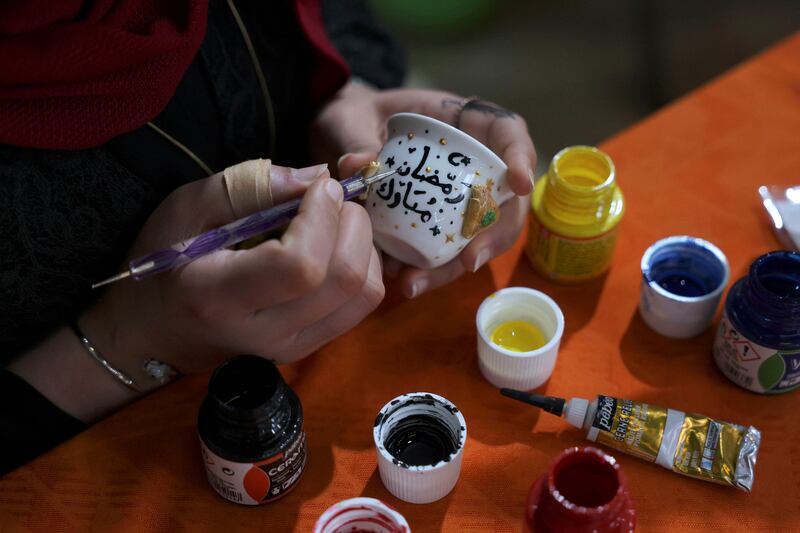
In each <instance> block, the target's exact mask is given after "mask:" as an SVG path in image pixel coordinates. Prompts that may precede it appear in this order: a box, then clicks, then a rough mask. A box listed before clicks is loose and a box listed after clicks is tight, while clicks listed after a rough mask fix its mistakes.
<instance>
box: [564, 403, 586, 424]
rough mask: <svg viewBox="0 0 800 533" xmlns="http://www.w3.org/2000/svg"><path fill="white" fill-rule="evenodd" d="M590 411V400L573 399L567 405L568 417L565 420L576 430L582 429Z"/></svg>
mask: <svg viewBox="0 0 800 533" xmlns="http://www.w3.org/2000/svg"><path fill="white" fill-rule="evenodd" d="M588 410H589V400H586V399H584V398H572V399H571V400H570V401H569V402H568V403H567V409H566V415H565V416H564V418H566V420H567V422H568V423H570V424H572V425H573V426H575V427H576V428H582V427H583V421H584V420H585V419H586V412H587V411H588Z"/></svg>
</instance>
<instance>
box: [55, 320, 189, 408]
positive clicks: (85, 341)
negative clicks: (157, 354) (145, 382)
mask: <svg viewBox="0 0 800 533" xmlns="http://www.w3.org/2000/svg"><path fill="white" fill-rule="evenodd" d="M69 328H70V329H71V330H72V331H73V333H75V335H76V336H77V337H78V340H80V341H81V345H82V346H83V347H84V349H85V350H86V351H87V353H88V354H89V355H90V356H91V357H92V359H94V360H95V361H97V362H98V364H100V366H102V367H103V368H104V369H105V370H106V371H107V372H108V373H109V374H111V375H112V376H114V377H115V378H117V379H118V380H119V381H121V382H122V383H123V384H124V385H125V386H126V387H128V388H129V389H131V390H132V391H135V392H137V393H141V392H144V391H143V390H142V389H141V388H140V387H139V386H138V385H137V384H136V382H135V381H134V380H133V378H131V377H130V376H129V375H128V374H126V373H125V372H123V371H122V370H120V369H119V368H117V367H115V366H114V365H113V364H112V363H111V362H110V361H109V360H108V359H107V358H106V357H105V355H103V353H102V352H101V351H100V350H98V349H97V348H95V346H94V345H93V344H92V341H90V340H89V338H88V337H87V336H86V335H84V334H83V331H81V328H80V327H78V324H77V322H74V321H73V322H70V323H69ZM142 371H143V372H144V373H145V374H146V375H148V376H150V377H151V378H152V379H153V380H155V381H156V383H158V384H159V385H166V384H167V383H169V382H170V381H172V380H173V379H175V378H176V377H177V376H178V372H177V371H176V370H175V369H174V368H173V367H172V366H170V365H168V364H167V363H162V362H161V361H157V360H155V359H145V360H144V362H143V363H142Z"/></svg>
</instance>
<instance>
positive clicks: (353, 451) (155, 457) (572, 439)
mask: <svg viewBox="0 0 800 533" xmlns="http://www.w3.org/2000/svg"><path fill="white" fill-rule="evenodd" d="M575 140H576V143H577V142H579V141H580V140H581V139H580V136H579V135H578V136H576V139H575ZM602 148H603V149H604V150H605V151H607V152H608V153H609V154H610V155H611V157H612V158H613V160H614V162H615V163H616V166H617V171H618V176H619V183H620V185H621V187H622V189H623V191H624V192H625V195H626V197H627V201H628V203H627V213H626V214H625V218H624V220H623V222H622V227H621V235H620V239H619V242H618V244H617V250H616V255H615V259H614V264H613V266H612V269H611V271H610V273H609V275H608V276H606V277H605V278H604V279H602V280H599V281H597V282H593V283H590V284H585V285H580V286H559V285H555V284H552V283H549V282H547V281H545V280H543V279H542V278H541V277H539V276H538V275H536V274H535V273H534V272H533V271H532V270H531V268H530V266H529V265H528V264H527V261H526V260H525V259H524V258H523V257H520V245H519V243H518V245H517V246H516V247H515V248H514V249H513V250H512V251H510V252H509V253H507V254H505V255H504V256H503V257H501V258H498V259H497V260H495V261H494V262H493V263H492V265H491V269H488V268H485V269H482V270H481V271H479V272H478V273H476V274H474V275H467V276H465V277H463V278H462V279H461V280H459V281H458V282H456V283H454V284H453V285H451V286H449V287H447V288H444V289H442V290H438V291H435V292H434V293H432V294H429V295H426V296H424V297H422V298H420V299H417V300H413V301H402V300H399V299H397V300H393V301H387V302H385V303H384V305H382V306H381V307H380V308H379V309H378V311H377V312H376V313H374V315H372V316H371V317H369V318H368V319H367V320H366V321H364V322H363V323H362V324H361V325H359V326H358V327H357V328H356V329H355V330H353V331H352V332H350V333H348V334H347V335H344V336H343V337H341V338H339V339H337V340H336V341H334V342H332V343H331V344H329V345H328V346H326V347H325V348H324V349H322V350H320V352H319V353H317V354H315V355H313V356H311V357H309V358H307V359H305V360H304V361H302V362H300V363H297V364H294V365H291V366H287V367H284V368H282V371H283V373H284V376H285V377H286V379H287V381H288V382H289V384H290V385H291V386H292V387H293V388H294V390H295V391H296V392H297V394H298V395H299V396H300V398H301V400H302V403H303V407H304V410H305V415H306V419H305V420H306V421H305V424H306V431H307V437H308V446H309V447H308V464H307V467H306V472H305V474H304V477H303V479H302V480H301V481H300V483H299V485H298V486H297V488H296V489H295V490H294V492H292V493H291V494H289V495H288V496H286V497H285V498H283V499H282V500H279V501H278V502H275V503H272V504H269V505H267V506H263V507H258V508H248V507H240V506H237V505H235V504H231V503H228V502H226V501H224V500H222V499H221V498H219V497H218V496H217V495H216V494H215V493H213V492H212V491H211V489H210V488H209V486H208V484H207V482H206V479H205V475H204V472H203V465H202V462H201V460H200V451H199V447H198V439H197V435H196V429H195V419H196V414H197V409H198V406H199V403H200V400H201V398H202V396H203V394H204V389H205V387H206V385H207V380H208V376H195V377H191V378H187V379H184V380H182V381H180V382H178V383H176V384H174V385H172V386H169V387H167V388H166V389H164V390H162V391H160V392H158V393H156V394H153V395H151V396H150V397H148V398H145V399H143V400H141V401H139V402H137V403H135V404H133V405H131V406H129V407H128V408H126V409H124V410H123V411H121V412H119V413H117V414H116V415H114V416H112V417H110V418H108V419H106V420H105V421H103V422H101V423H99V424H97V425H95V426H94V427H92V428H91V429H89V430H88V431H86V432H84V433H83V434H81V435H79V436H77V437H76V438H74V439H72V440H71V441H69V442H67V443H65V444H63V445H62V446H60V447H58V448H57V449H55V450H53V451H51V452H50V453H48V454H46V455H44V456H42V457H40V458H38V459H37V460H35V461H33V462H32V463H30V464H29V465H26V466H24V467H22V468H20V469H18V470H16V471H14V472H12V473H11V474H9V475H8V476H6V477H5V478H3V479H1V480H0V530H2V531H7V530H10V531H13V530H47V531H80V530H88V529H94V530H98V531H169V532H178V531H222V530H229V531H237V532H245V531H310V530H311V528H312V526H313V524H314V521H315V520H316V518H317V517H318V516H319V515H320V514H321V513H322V512H323V511H324V510H325V509H326V508H327V507H328V506H329V505H331V504H333V503H334V502H337V501H339V500H343V499H346V498H352V497H355V496H372V497H376V498H380V499H382V500H385V501H387V502H389V503H390V504H391V505H393V506H395V507H396V508H397V509H398V510H399V511H400V512H401V513H403V514H404V515H405V516H406V518H407V519H408V521H409V523H410V524H411V527H412V530H414V531H417V532H427V531H438V530H447V531H519V530H520V528H521V524H522V515H523V501H524V499H525V496H526V494H527V492H528V488H529V487H530V485H531V483H532V482H533V481H534V480H535V479H536V478H537V477H538V476H539V475H540V474H541V473H542V472H543V471H544V470H545V468H546V467H547V465H548V463H549V462H550V461H551V459H552V458H553V457H555V456H556V455H557V454H558V453H559V452H560V451H561V450H563V449H565V448H568V447H570V446H575V445H581V444H584V443H585V442H586V441H584V440H583V433H582V432H581V431H580V430H577V429H574V428H572V427H570V426H568V425H566V424H565V423H564V422H563V421H562V420H559V419H558V418H556V417H553V416H550V415H547V414H541V415H540V414H539V413H538V412H536V410H535V409H533V408H527V407H526V406H524V405H522V404H518V403H516V402H512V401H511V400H508V399H506V398H504V397H501V396H500V395H499V394H498V392H497V390H496V389H495V388H493V387H492V386H491V385H489V383H488V382H486V381H485V380H484V379H483V377H482V376H481V374H480V372H479V370H478V364H477V359H476V339H475V326H474V321H475V311H476V310H477V308H478V305H479V304H480V302H481V301H482V299H483V298H484V297H486V296H487V295H489V294H491V293H492V292H493V291H494V290H495V289H497V288H499V287H503V286H510V285H521V286H528V287H535V288H537V289H540V290H543V291H544V292H546V293H547V294H549V295H551V296H552V297H553V298H554V299H555V300H556V301H557V302H558V303H559V305H560V306H561V307H562V309H563V311H564V314H565V316H566V330H565V333H564V338H563V341H562V343H561V351H560V354H559V357H558V361H557V363H556V368H555V371H554V373H553V376H552V378H551V379H550V381H549V382H548V383H547V384H545V385H544V386H543V387H542V388H541V389H540V390H539V392H542V393H546V394H553V395H560V396H566V397H572V396H579V397H585V398H591V397H593V396H594V395H596V394H598V393H605V394H610V395H614V396H618V397H623V398H630V399H639V400H646V401H648V402H652V403H655V404H657V405H663V406H666V407H674V408H677V409H682V410H688V411H694V412H700V413H704V414H707V415H710V416H714V417H716V418H719V419H722V420H729V421H732V422H736V423H739V424H744V425H754V426H756V427H757V428H759V429H760V430H761V431H762V433H763V444H762V447H761V451H760V453H759V457H758V466H757V468H756V476H755V486H754V488H753V492H752V493H751V494H746V493H744V492H741V491H738V490H736V489H733V488H729V487H722V486H717V485H713V484H710V483H705V482H702V481H697V480H693V479H689V478H686V477H683V476H680V475H677V474H674V473H672V472H670V471H668V470H666V469H663V468H661V467H658V466H655V465H652V464H648V463H645V462H643V461H640V460H637V459H635V458H632V457H628V456H625V455H622V454H620V453H614V455H615V456H616V457H617V458H618V460H619V462H620V463H621V465H622V467H623V469H624V471H625V473H626V475H627V478H628V483H629V487H630V490H631V493H632V496H633V499H634V503H635V506H636V512H637V521H638V525H639V530H640V531H646V532H660V531H691V530H695V529H707V530H708V529H710V530H713V531H737V530H741V531H745V530H746V531H769V532H775V531H800V525H798V518H800V496H799V495H798V494H800V492H798V491H799V490H800V429H798V426H797V424H798V418H797V413H798V412H800V393H798V392H795V393H791V394H788V395H784V396H778V397H767V396H760V395H755V394H752V393H749V392H747V391H745V390H743V389H740V388H738V387H736V386H735V385H733V384H732V383H731V382H729V381H728V380H727V379H726V378H725V377H724V376H723V375H722V374H721V373H720V372H719V371H718V370H717V368H716V367H715V365H714V363H713V361H712V358H711V344H712V341H713V337H714V329H713V328H712V329H709V330H708V331H706V332H705V333H703V334H702V335H701V336H699V337H697V338H694V339H691V340H669V339H665V338H662V337H659V336H658V335H656V334H655V333H653V332H652V331H650V330H649V329H648V328H647V326H646V325H645V324H644V323H643V322H642V320H641V318H640V317H639V316H638V314H637V311H636V306H637V303H638V299H639V280H640V272H639V259H640V257H641V255H642V253H643V252H644V250H645V249H646V248H647V246H648V245H650V244H651V243H653V242H654V241H656V240H657V239H659V238H662V237H665V236H668V235H680V234H691V235H695V236H699V237H703V238H705V239H708V240H710V241H711V242H714V243H715V244H717V245H718V246H719V247H720V248H721V249H722V250H723V251H724V252H725V254H726V255H727V257H728V260H729V261H730V264H731V279H732V280H735V279H738V278H739V277H741V276H742V275H744V274H745V273H746V271H747V268H748V265H749V264H750V262H751V261H752V260H753V259H754V258H755V257H756V256H758V255H760V254H762V253H764V252H767V251H769V250H771V249H775V248H777V247H778V244H777V241H776V240H775V239H774V237H773V235H772V233H771V229H770V227H769V225H768V223H767V220H766V218H765V216H764V213H762V208H761V205H760V203H759V198H758V195H757V191H756V190H757V187H758V186H759V185H761V184H771V183H774V184H783V185H791V184H797V183H798V182H800V34H798V35H795V36H794V37H792V38H790V39H788V40H786V41H784V42H782V43H780V44H779V45H777V46H776V47H774V48H772V49H770V50H768V51H766V52H765V53H763V54H761V55H760V56H758V57H756V58H754V59H753V60H751V61H749V62H747V63H745V64H744V65H742V66H740V67H738V68H736V69H734V70H733V71H731V72H730V73H728V74H726V75H725V76H723V77H722V78H720V79H719V80H716V81H714V82H712V83H710V84H709V85H706V86H704V87H701V88H700V89H698V90H697V91H695V92H694V93H692V94H690V95H689V96H688V97H686V98H684V99H682V100H680V101H678V102H677V103H675V104H673V105H671V106H669V107H667V108H665V109H664V110H662V111H660V112H658V113H656V114H655V115H653V116H651V117H649V118H647V119H645V120H643V121H642V122H640V123H639V124H637V125H635V126H633V127H632V128H630V129H628V130H626V131H624V132H622V133H620V134H619V135H617V136H615V137H614V138H612V139H610V140H609V141H607V142H605V143H603V145H602ZM715 324H716V323H715ZM411 391H431V392H436V393H438V394H441V395H443V396H445V397H446V398H449V399H450V400H452V401H453V402H454V403H455V404H456V405H457V406H458V407H459V408H461V410H462V412H463V413H464V416H465V417H466V420H467V426H468V435H469V436H468V441H467V445H466V450H465V455H464V462H463V466H462V471H461V479H460V481H459V482H458V484H457V486H456V488H455V489H454V490H453V492H452V493H451V494H450V495H448V496H447V497H446V498H444V499H442V500H440V501H438V502H435V503H432V504H428V505H412V504H407V503H404V502H401V501H399V500H397V499H396V498H394V497H392V496H391V495H390V494H389V493H388V492H387V491H386V490H385V489H384V488H383V486H382V484H381V481H380V478H379V476H378V472H377V469H376V459H375V450H374V447H373V443H372V423H373V421H374V419H375V415H376V413H377V411H378V410H379V408H380V407H381V406H382V405H383V404H384V403H385V402H386V401H388V400H389V399H391V398H392V397H394V396H396V395H398V394H401V393H404V392H411Z"/></svg>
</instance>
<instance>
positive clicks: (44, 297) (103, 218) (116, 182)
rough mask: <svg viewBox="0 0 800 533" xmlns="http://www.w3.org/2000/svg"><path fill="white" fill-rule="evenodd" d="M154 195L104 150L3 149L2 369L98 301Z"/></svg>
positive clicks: (0, 177)
mask: <svg viewBox="0 0 800 533" xmlns="http://www.w3.org/2000/svg"><path fill="white" fill-rule="evenodd" d="M155 201H156V199H155V198H153V194H152V187H151V186H150V185H149V184H148V183H146V182H144V181H142V180H141V179H139V178H138V177H136V176H135V175H134V174H132V173H131V172H129V171H128V170H127V169H126V168H125V167H123V166H122V165H121V164H120V163H119V162H118V161H117V160H116V159H114V158H113V157H112V156H111V155H109V153H108V152H107V151H106V150H104V149H102V148H97V149H92V150H80V151H46V150H33V149H25V148H16V147H11V146H3V145H0V363H2V362H7V361H8V360H9V359H10V358H11V357H12V356H14V355H16V354H17V353H19V352H21V351H23V350H25V349H27V348H29V347H31V346H32V345H33V344H35V343H37V342H38V341H40V340H41V339H43V338H44V337H45V336H47V335H48V334H50V333H51V331H52V330H53V329H55V328H56V327H57V326H58V325H59V324H63V323H64V321H65V320H67V319H69V318H72V317H74V316H76V315H77V314H78V313H79V312H80V311H81V310H82V309H83V308H85V307H86V306H87V305H88V304H89V303H90V302H91V300H92V299H93V298H95V297H96V294H94V293H93V292H92V291H91V288H90V286H91V283H92V282H94V281H96V280H98V279H102V278H103V277H104V276H106V275H108V273H109V272H113V271H114V270H115V269H116V268H117V267H119V265H120V264H121V262H122V259H123V258H124V256H125V252H126V251H127V249H128V248H129V246H130V244H131V242H132V241H133V239H134V237H135V236H136V234H137V233H138V230H139V228H140V227H141V225H142V224H143V223H144V220H145V219H146V218H147V215H148V213H149V212H150V211H151V210H152V209H153V207H154V203H155Z"/></svg>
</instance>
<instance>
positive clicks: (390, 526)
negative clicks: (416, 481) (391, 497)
mask: <svg viewBox="0 0 800 533" xmlns="http://www.w3.org/2000/svg"><path fill="white" fill-rule="evenodd" d="M353 531H371V532H374V533H411V528H410V527H409V526H408V522H407V521H406V519H405V518H404V517H403V515H401V514H400V513H398V512H397V511H396V510H394V509H392V508H391V507H389V506H388V505H386V504H385V503H383V502H382V501H380V500H376V499H375V498H351V499H349V500H344V501H341V502H339V503H335V504H333V505H331V506H330V507H328V509H327V510H326V511H325V512H324V513H322V515H321V516H320V517H319V519H318V520H317V523H316V524H315V525H314V533H352V532H353Z"/></svg>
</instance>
